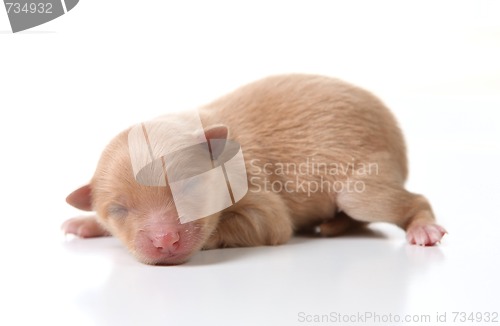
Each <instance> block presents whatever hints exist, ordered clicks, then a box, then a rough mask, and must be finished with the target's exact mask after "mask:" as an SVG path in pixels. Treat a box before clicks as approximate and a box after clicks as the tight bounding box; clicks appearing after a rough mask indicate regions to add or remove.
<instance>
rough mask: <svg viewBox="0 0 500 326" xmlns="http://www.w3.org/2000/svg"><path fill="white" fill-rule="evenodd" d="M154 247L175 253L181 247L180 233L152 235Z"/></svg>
mask: <svg viewBox="0 0 500 326" xmlns="http://www.w3.org/2000/svg"><path fill="white" fill-rule="evenodd" d="M150 239H151V242H152V243H153V246H155V247H156V248H158V250H160V251H173V250H176V249H177V247H179V239H180V236H179V232H167V233H165V234H159V235H151V237H150Z"/></svg>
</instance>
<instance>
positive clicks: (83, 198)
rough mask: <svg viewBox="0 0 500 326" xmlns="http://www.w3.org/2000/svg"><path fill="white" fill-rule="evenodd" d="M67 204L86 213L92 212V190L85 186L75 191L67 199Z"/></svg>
mask: <svg viewBox="0 0 500 326" xmlns="http://www.w3.org/2000/svg"><path fill="white" fill-rule="evenodd" d="M66 202H67V203H68V204H70V205H71V206H73V207H76V208H78V209H81V210H84V211H91V210H92V188H91V187H90V185H89V184H88V185H85V186H83V187H80V188H78V189H76V190H75V191H73V192H72V193H71V194H69V195H68V197H66Z"/></svg>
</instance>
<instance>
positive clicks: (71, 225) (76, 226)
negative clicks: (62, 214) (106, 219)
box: [61, 216, 110, 238]
mask: <svg viewBox="0 0 500 326" xmlns="http://www.w3.org/2000/svg"><path fill="white" fill-rule="evenodd" d="M61 229H62V230H63V231H64V233H65V234H74V235H76V236H79V237H81V238H95V237H105V236H109V235H110V234H109V232H108V231H106V230H105V229H104V228H103V227H102V226H101V225H100V224H99V223H98V222H97V220H96V219H95V217H94V216H86V217H74V218H71V219H69V220H67V221H66V222H64V223H63V225H61Z"/></svg>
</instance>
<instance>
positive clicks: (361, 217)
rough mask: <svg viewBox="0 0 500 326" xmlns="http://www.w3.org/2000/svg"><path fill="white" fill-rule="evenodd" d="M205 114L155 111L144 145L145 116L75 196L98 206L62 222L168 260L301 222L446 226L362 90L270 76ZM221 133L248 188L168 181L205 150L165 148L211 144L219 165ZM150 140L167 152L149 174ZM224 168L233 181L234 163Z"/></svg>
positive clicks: (247, 242)
mask: <svg viewBox="0 0 500 326" xmlns="http://www.w3.org/2000/svg"><path fill="white" fill-rule="evenodd" d="M198 115H199V116H198V119H199V121H200V126H201V129H200V128H198V129H197V128H194V129H193V128H191V126H194V125H196V123H194V122H193V121H194V120H193V118H192V116H189V115H187V114H184V113H182V114H172V115H168V116H163V117H162V118H161V119H160V120H156V122H157V124H155V123H156V122H154V121H153V124H149V126H153V128H154V126H156V125H157V126H161V127H158V128H160V129H161V130H163V131H162V132H163V134H161V137H156V139H155V140H154V141H153V142H152V143H151V142H149V143H147V144H148V145H144V146H142V145H141V141H136V140H134V138H133V137H131V135H132V133H133V130H139V133H140V130H141V129H140V128H144V126H145V125H144V124H142V125H139V129H137V128H138V127H137V126H135V127H132V128H129V129H127V130H125V131H124V132H122V133H120V134H119V135H118V136H116V137H115V138H114V139H113V140H112V141H111V143H110V144H109V145H108V146H107V147H106V149H105V150H104V152H103V154H102V157H101V159H100V161H99V163H98V165H97V169H96V172H95V174H94V176H93V178H92V179H91V181H90V183H89V184H87V185H85V186H83V187H81V188H79V189H77V190H75V191H74V192H73V193H71V194H70V195H69V196H68V198H67V202H68V203H69V204H71V205H72V206H74V207H76V208H79V209H82V210H86V211H95V212H96V214H95V216H92V217H83V218H74V219H70V220H68V221H66V222H65V223H64V224H63V226H62V228H63V230H64V231H65V232H66V233H72V234H75V235H78V236H80V237H84V238H86V237H99V236H106V235H113V236H116V237H117V238H119V239H120V240H121V241H122V242H123V243H124V244H125V246H126V247H127V248H128V249H129V250H130V252H131V253H132V254H133V255H134V256H135V257H136V258H137V259H138V260H139V261H141V262H144V263H146V264H164V265H165V264H166V265H170V264H180V263H183V262H185V261H187V260H188V259H189V258H190V257H191V256H192V255H193V254H194V253H196V252H197V251H198V250H200V249H213V248H221V247H243V246H260V245H278V244H282V243H285V242H287V241H288V240H289V239H290V237H291V236H292V235H293V234H294V232H297V231H302V230H310V229H317V230H318V232H319V233H320V234H321V235H324V236H333V235H338V234H341V233H342V232H343V231H345V230H346V229H348V228H349V227H351V226H353V225H356V224H359V223H367V222H389V223H393V224H396V225H398V226H399V227H401V228H403V229H404V230H406V234H407V240H408V241H409V242H410V243H411V244H417V245H424V246H427V245H435V244H436V243H438V242H439V241H440V240H441V238H442V237H443V235H444V234H445V233H446V231H445V230H444V229H443V228H442V227H441V226H439V225H437V224H436V223H435V218H434V215H433V212H432V209H431V207H430V205H429V202H428V201H427V200H426V199H425V198H424V197H423V196H421V195H417V194H413V193H410V192H408V191H407V190H405V188H404V183H405V179H406V177H407V173H408V171H407V159H406V150H405V144H404V140H403V136H402V133H401V130H400V129H399V127H398V125H397V122H396V120H395V119H394V117H393V115H392V114H391V113H390V111H389V110H388V109H387V108H386V107H385V106H384V104H383V103H382V102H381V101H380V100H379V99H377V98H376V97H375V96H373V95H372V94H370V93H369V92H367V91H365V90H363V89H360V88H358V87H356V86H353V85H350V84H348V83H345V82H343V81H340V80H337V79H332V78H328V77H322V76H313V75H284V76H274V77H269V78H266V79H262V80H259V81H257V82H254V83H251V84H249V85H246V86H243V87H242V88H239V89H237V90H236V91H234V92H232V93H230V94H228V95H226V96H224V97H222V98H220V99H218V100H216V101H215V102H213V103H211V104H208V105H206V106H203V107H201V108H199V109H198ZM158 121H160V122H158ZM134 128H135V129H134ZM150 129H151V128H150ZM144 131H145V129H144ZM147 136H148V134H147V133H146V132H145V133H144V137H146V138H147ZM216 140H218V141H219V143H220V141H222V142H223V143H224V144H225V142H233V143H236V144H238V145H239V146H240V147H241V148H240V149H241V153H242V162H243V165H242V167H243V169H244V171H245V174H244V176H245V182H243V183H241V182H240V186H242V187H244V190H245V191H244V193H242V195H240V196H238V198H234V197H235V193H236V191H235V188H234V187H233V191H232V192H231V191H229V193H230V195H231V196H230V198H231V202H229V204H226V205H225V206H224V205H222V206H221V205H220V202H222V197H227V196H226V195H221V194H222V193H221V192H220V191H219V190H218V189H219V188H220V184H225V183H224V182H222V183H220V182H219V186H217V187H215V185H216V184H217V182H218V181H216V179H210V180H209V182H205V183H204V184H203V185H201V186H200V185H197V186H195V187H197V189H198V190H197V191H195V193H193V191H192V189H191V188H190V187H192V186H190V185H189V184H188V185H186V184H184V185H181V186H180V189H181V190H179V186H178V185H177V183H175V187H174V182H173V181H172V180H170V179H171V176H172V175H173V173H172V172H171V170H175V173H177V174H179V173H181V174H182V171H188V170H189V169H190V166H191V165H192V164H193V162H199V158H198V157H196V156H195V155H198V154H199V153H198V154H190V156H187V158H184V161H182V160H181V161H178V162H176V163H172V164H171V165H172V167H170V170H169V171H166V170H165V169H167V165H168V163H166V162H168V160H169V158H171V157H172V156H174V155H173V154H172V155H170V154H168V153H174V152H175V151H178V150H181V149H182V148H186V147H187V146H190V145H192V144H194V145H196V146H197V144H198V145H199V144H206V145H207V144H208V146H205V147H208V148H209V153H210V156H208V157H209V158H210V159H209V160H210V161H211V163H212V165H211V168H213V169H215V167H217V166H219V167H220V166H222V165H223V164H222V165H221V164H220V162H219V164H217V163H216V161H217V157H215V156H216V155H214V151H216V150H217V151H219V154H217V155H220V153H222V152H223V151H224V150H225V148H224V145H222V148H219V149H217V148H215V149H214V148H211V147H210V145H209V144H215V141H216ZM148 141H151V139H149V140H148ZM144 144H146V143H144ZM141 146H142V147H141ZM147 146H149V150H150V152H151V154H152V153H153V151H155V150H157V149H158V148H160V149H161V150H164V152H163V153H166V154H165V155H163V156H162V157H159V156H161V154H159V155H158V157H156V158H155V157H152V158H151V161H152V160H156V161H155V162H156V164H153V163H151V165H150V167H149V169H148V170H147V171H149V172H147V173H149V174H150V176H151V178H150V179H151V180H149V181H147V182H144V180H142V181H141V180H139V177H138V172H137V170H138V169H137V167H136V166H135V165H137V162H136V161H137V159H136V158H134V157H135V156H137V155H139V156H140V154H137V153H138V152H140V151H146V149H145V148H146V147H147ZM212 147H215V146H212ZM165 148H167V150H165ZM136 152H137V153H136ZM207 153H208V152H207ZM146 161H147V158H146ZM214 162H215V163H214ZM139 168H140V167H139ZM209 170H210V169H208V170H207V171H208V172H210V171H211V170H210V171H209ZM214 171H215V170H214ZM224 171H226V170H224ZM208 174H210V173H207V175H208ZM211 175H212V174H211ZM213 175H215V174H213ZM188 176H189V174H186V175H185V177H186V178H187V177H188ZM224 176H225V177H226V179H225V181H227V186H228V188H229V189H231V188H230V182H229V181H230V180H229V179H227V177H228V175H227V171H226V174H224ZM210 178H215V177H214V176H211V177H210ZM219 178H220V176H219ZM186 180H187V179H186ZM205 181H206V180H205ZM200 187H201V188H200ZM200 189H201V190H200ZM224 200H225V201H226V202H227V198H226V199H224ZM214 203H215V204H214ZM214 205H215V206H214ZM190 207H191V208H192V207H196V209H197V210H194V212H195V213H193V210H191V216H190V218H189V219H187V220H186V216H185V215H186V214H185V213H182V214H181V213H180V211H181V210H182V211H189V210H190ZM216 207H220V211H217V210H216V209H215V208H216ZM196 212H199V213H196ZM197 214H198V216H195V215H197ZM187 215H189V214H187Z"/></svg>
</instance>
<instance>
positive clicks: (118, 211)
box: [108, 204, 128, 218]
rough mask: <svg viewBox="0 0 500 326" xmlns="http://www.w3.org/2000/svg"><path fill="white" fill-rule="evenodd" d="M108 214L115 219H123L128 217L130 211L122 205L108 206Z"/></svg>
mask: <svg viewBox="0 0 500 326" xmlns="http://www.w3.org/2000/svg"><path fill="white" fill-rule="evenodd" d="M108 214H109V215H111V216H113V217H117V218H123V217H126V216H127V215H128V209H127V207H125V206H123V205H120V204H111V205H109V206H108Z"/></svg>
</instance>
